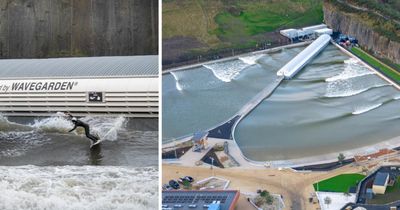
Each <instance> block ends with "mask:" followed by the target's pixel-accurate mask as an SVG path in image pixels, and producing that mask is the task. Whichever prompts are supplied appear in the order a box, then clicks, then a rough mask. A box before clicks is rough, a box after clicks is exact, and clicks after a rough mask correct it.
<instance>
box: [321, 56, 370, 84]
mask: <svg viewBox="0 0 400 210" xmlns="http://www.w3.org/2000/svg"><path fill="white" fill-rule="evenodd" d="M344 63H345V68H344V71H342V72H341V73H340V74H338V75H335V76H333V77H329V78H327V79H326V80H325V81H326V82H334V81H337V80H347V79H351V78H354V77H361V76H365V75H369V74H375V72H373V71H371V70H369V69H368V68H366V67H365V66H363V65H361V63H359V62H358V61H357V60H356V59H354V58H350V59H348V60H345V61H344Z"/></svg>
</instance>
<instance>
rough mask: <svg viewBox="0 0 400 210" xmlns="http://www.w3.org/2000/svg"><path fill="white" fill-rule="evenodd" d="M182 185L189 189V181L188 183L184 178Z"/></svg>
mask: <svg viewBox="0 0 400 210" xmlns="http://www.w3.org/2000/svg"><path fill="white" fill-rule="evenodd" d="M182 185H183V187H184V188H185V189H189V188H190V185H191V183H190V182H189V181H188V180H186V179H184V180H183V182H182Z"/></svg>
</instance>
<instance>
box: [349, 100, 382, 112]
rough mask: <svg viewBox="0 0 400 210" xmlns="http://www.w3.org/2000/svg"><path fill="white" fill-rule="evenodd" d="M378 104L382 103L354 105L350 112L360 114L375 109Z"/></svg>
mask: <svg viewBox="0 0 400 210" xmlns="http://www.w3.org/2000/svg"><path fill="white" fill-rule="evenodd" d="M380 106H382V103H379V104H373V105H365V106H359V107H356V108H355V109H354V112H352V114H354V115H358V114H362V113H365V112H369V111H371V110H373V109H376V108H378V107H380Z"/></svg>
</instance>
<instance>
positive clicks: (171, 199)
mask: <svg viewBox="0 0 400 210" xmlns="http://www.w3.org/2000/svg"><path fill="white" fill-rule="evenodd" d="M236 193H238V191H233V190H229V191H183V190H179V191H163V193H162V204H163V205H166V206H168V207H166V209H168V208H172V209H175V208H176V209H186V208H188V207H189V205H192V206H191V207H190V209H193V210H196V209H204V205H208V204H211V203H213V202H214V201H215V202H218V201H219V202H220V205H221V210H229V207H230V206H231V205H232V203H233V202H234V200H235V196H236ZM193 204H195V205H196V207H194V206H193ZM181 205H182V207H176V206H181ZM174 207H175V208H174Z"/></svg>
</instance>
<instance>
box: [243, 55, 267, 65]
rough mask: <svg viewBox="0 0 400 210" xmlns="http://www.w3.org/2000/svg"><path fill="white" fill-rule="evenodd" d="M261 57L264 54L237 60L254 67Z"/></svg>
mask: <svg viewBox="0 0 400 210" xmlns="http://www.w3.org/2000/svg"><path fill="white" fill-rule="evenodd" d="M263 56H264V54H255V55H250V56H245V57H239V60H241V61H243V62H244V63H247V64H249V65H254V64H257V60H258V59H260V58H261V57H263Z"/></svg>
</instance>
